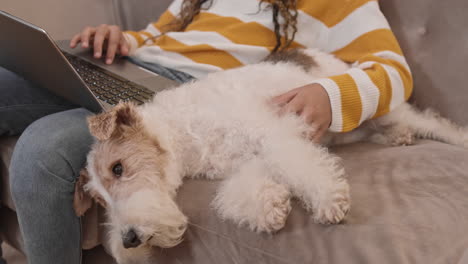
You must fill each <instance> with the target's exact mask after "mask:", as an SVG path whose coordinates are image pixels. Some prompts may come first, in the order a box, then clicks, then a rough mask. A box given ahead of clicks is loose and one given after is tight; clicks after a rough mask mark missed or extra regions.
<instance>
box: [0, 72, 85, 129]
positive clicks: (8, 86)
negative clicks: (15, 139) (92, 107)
mask: <svg viewBox="0 0 468 264" xmlns="http://www.w3.org/2000/svg"><path fill="white" fill-rule="evenodd" d="M74 107H76V106H73V105H72V104H71V103H68V102H67V101H65V100H64V99H62V98H60V97H58V96H56V95H54V94H52V93H50V92H48V91H47V90H45V89H38V88H37V87H34V85H32V84H31V83H30V82H28V81H26V80H24V79H22V78H20V77H18V76H17V75H16V74H14V73H12V72H10V71H7V70H5V69H4V68H1V67H0V136H5V135H7V136H13V135H19V134H21V132H22V131H23V130H24V129H26V127H27V126H28V125H29V124H31V123H32V122H33V121H35V120H37V119H39V118H41V117H43V116H46V115H49V114H52V113H56V112H59V111H63V110H67V109H70V108H74Z"/></svg>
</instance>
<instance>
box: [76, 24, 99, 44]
mask: <svg viewBox="0 0 468 264" xmlns="http://www.w3.org/2000/svg"><path fill="white" fill-rule="evenodd" d="M95 33H96V28H93V27H85V29H83V31H82V32H81V36H80V40H81V47H83V48H89V46H90V44H89V40H90V39H91V38H92V37H93V36H94V34H95Z"/></svg>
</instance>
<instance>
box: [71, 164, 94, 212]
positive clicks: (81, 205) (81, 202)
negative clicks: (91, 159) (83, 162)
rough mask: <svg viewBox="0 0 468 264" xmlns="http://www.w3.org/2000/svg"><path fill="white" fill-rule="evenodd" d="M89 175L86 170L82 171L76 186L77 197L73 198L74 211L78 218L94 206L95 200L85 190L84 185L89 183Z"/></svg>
mask: <svg viewBox="0 0 468 264" xmlns="http://www.w3.org/2000/svg"><path fill="white" fill-rule="evenodd" d="M88 181H89V175H88V171H87V170H86V168H84V169H82V170H81V171H80V176H79V178H78V181H77V182H76V184H75V195H74V197H73V209H75V214H76V215H77V216H83V215H84V213H85V212H86V211H87V210H88V209H89V208H91V206H92V205H93V199H92V198H91V196H90V195H89V194H88V193H87V192H86V191H85V190H84V185H85V184H86V183H88Z"/></svg>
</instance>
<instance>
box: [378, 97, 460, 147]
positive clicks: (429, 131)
mask: <svg viewBox="0 0 468 264" xmlns="http://www.w3.org/2000/svg"><path fill="white" fill-rule="evenodd" d="M378 122H379V123H381V125H383V126H386V125H396V126H402V127H405V128H407V129H409V130H410V131H411V132H412V134H413V135H414V136H415V137H417V138H421V139H433V140H437V141H441V142H445V143H448V144H452V145H458V146H463V147H465V148H468V128H467V127H462V126H459V125H457V124H455V123H453V122H452V121H450V120H448V119H446V118H443V117H442V116H440V115H439V114H438V113H436V112H434V111H432V110H431V109H427V110H425V111H419V110H417V109H416V108H414V107H413V106H411V105H410V104H408V103H404V104H402V105H401V106H399V107H397V108H396V109H395V110H393V111H392V112H390V113H389V114H387V115H385V116H382V117H380V118H379V119H378Z"/></svg>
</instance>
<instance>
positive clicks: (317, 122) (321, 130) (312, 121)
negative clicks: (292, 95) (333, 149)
mask: <svg viewBox="0 0 468 264" xmlns="http://www.w3.org/2000/svg"><path fill="white" fill-rule="evenodd" d="M302 116H303V117H304V120H305V122H306V123H307V124H308V125H310V127H311V128H312V130H313V131H311V132H312V133H310V134H309V139H310V140H312V141H313V142H315V143H320V140H321V139H322V137H323V136H324V135H325V133H326V132H327V130H328V125H327V124H326V122H327V121H326V119H324V118H322V117H321V116H320V115H319V114H318V113H317V112H316V111H315V109H314V108H313V107H305V109H304V111H303V113H302Z"/></svg>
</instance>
